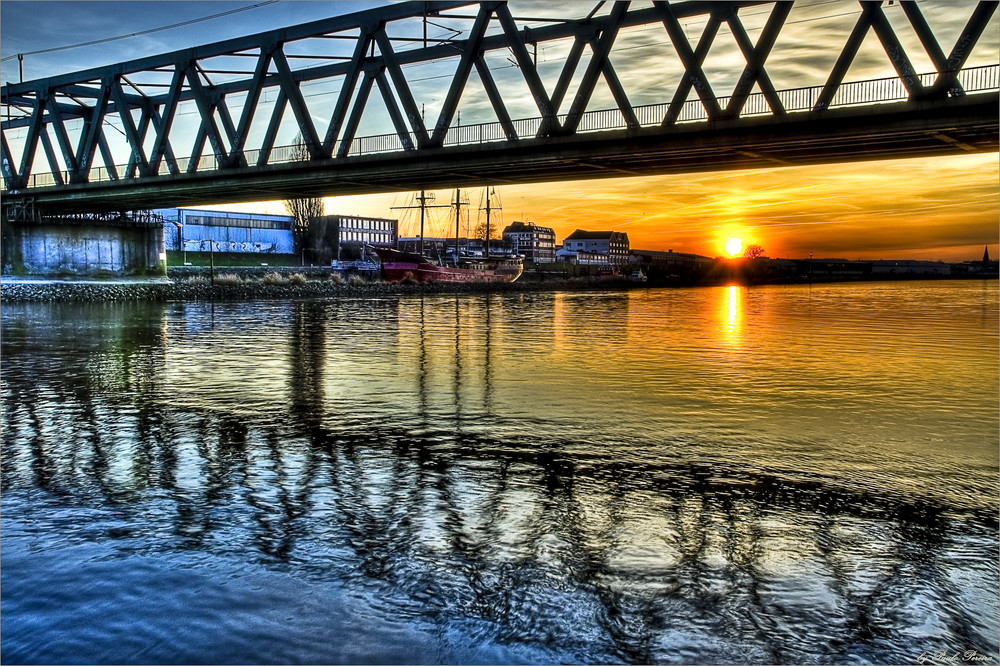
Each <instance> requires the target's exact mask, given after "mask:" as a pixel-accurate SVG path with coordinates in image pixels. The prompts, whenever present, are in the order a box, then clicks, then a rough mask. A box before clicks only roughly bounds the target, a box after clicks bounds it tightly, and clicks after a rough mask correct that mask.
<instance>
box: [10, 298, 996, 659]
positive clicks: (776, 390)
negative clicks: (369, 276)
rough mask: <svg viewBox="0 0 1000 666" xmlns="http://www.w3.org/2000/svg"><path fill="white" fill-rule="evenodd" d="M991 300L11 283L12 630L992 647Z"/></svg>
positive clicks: (514, 649)
mask: <svg viewBox="0 0 1000 666" xmlns="http://www.w3.org/2000/svg"><path fill="white" fill-rule="evenodd" d="M998 330H1000V322H998V292H997V282H996V281H987V282H979V281H968V282H906V283H877V284H834V285H823V286H816V285H814V286H811V287H810V286H805V285H803V286H794V287H753V288H743V287H720V288H705V289H677V290H662V289H649V290H632V291H627V292H615V291H609V292H600V293H593V292H586V293H583V292H569V293H561V292H555V293H525V294H491V295H486V294H464V295H434V296H423V297H420V296H403V297H381V298H375V299H371V298H339V299H334V300H317V301H268V302H249V303H247V302H243V303H215V304H212V303H200V302H199V303H191V302H187V303H167V304H136V303H131V304H122V303H116V304H89V305H87V304H49V305H14V304H7V305H4V307H3V310H2V358H0V361H2V366H0V369H2V375H0V383H2V393H0V401H2V403H0V404H2V520H0V533H2V570H0V576H2V581H0V590H2V601H0V605H2V613H0V650H2V656H3V660H4V662H5V663H23V662H34V663H60V662H62V663H66V662H71V663H88V662H114V663H290V662H311V663H432V662H438V663H439V662H445V663H566V662H570V663H766V664H773V663H821V664H827V663H918V661H920V660H921V659H923V660H925V661H926V662H927V663H955V662H954V658H953V655H954V653H956V652H958V653H961V654H963V655H964V654H966V653H967V651H969V652H971V651H974V653H973V656H974V657H975V658H980V659H984V660H986V661H985V662H984V661H980V662H979V663H994V664H996V663H997V652H998V644H997V643H998V640H997V635H998V633H997V631H998V623H1000V619H998V614H1000V611H998V534H997V513H998V450H1000V447H998V433H1000V419H998V416H1000V410H998V399H1000V398H998V383H1000V377H998V365H1000V363H998V348H1000V340H998ZM949 660H951V661H949Z"/></svg>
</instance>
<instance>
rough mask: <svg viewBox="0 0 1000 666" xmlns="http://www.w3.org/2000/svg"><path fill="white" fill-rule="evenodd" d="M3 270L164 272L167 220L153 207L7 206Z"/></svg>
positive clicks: (0, 253) (0, 240) (0, 250)
mask: <svg viewBox="0 0 1000 666" xmlns="http://www.w3.org/2000/svg"><path fill="white" fill-rule="evenodd" d="M0 270H2V274H3V275H17V276H25V277H83V278H108V277H142V276H149V277H162V276H166V274H167V255H166V247H165V245H164V238H163V220H162V218H160V217H159V216H157V215H152V214H150V213H148V212H139V213H135V212H131V213H100V214H90V213H85V214H81V213H66V214H59V213H52V212H45V213H39V212H37V211H34V210H31V209H30V208H29V209H25V208H24V207H18V208H17V209H14V208H11V207H4V211H3V219H2V224H0Z"/></svg>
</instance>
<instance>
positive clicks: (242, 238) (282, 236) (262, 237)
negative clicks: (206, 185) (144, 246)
mask: <svg viewBox="0 0 1000 666" xmlns="http://www.w3.org/2000/svg"><path fill="white" fill-rule="evenodd" d="M153 213H155V214H157V215H160V216H161V217H163V219H164V224H163V238H164V242H165V244H166V249H167V251H173V252H178V251H183V252H241V253H242V252H246V253H256V254H292V253H294V252H295V244H294V241H293V239H292V223H293V220H292V217H291V216H290V215H265V214H261V213H236V212H229V211H218V210H194V209H188V208H161V209H158V210H154V211H153Z"/></svg>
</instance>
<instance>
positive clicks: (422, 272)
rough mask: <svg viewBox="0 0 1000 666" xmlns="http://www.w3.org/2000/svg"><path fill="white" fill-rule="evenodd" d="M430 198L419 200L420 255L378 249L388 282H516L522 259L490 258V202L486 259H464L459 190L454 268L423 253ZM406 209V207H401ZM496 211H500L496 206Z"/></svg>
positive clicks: (424, 195)
mask: <svg viewBox="0 0 1000 666" xmlns="http://www.w3.org/2000/svg"><path fill="white" fill-rule="evenodd" d="M428 200H429V197H428V196H427V194H426V192H424V191H423V190H421V191H420V194H419V196H418V197H417V201H418V202H419V205H418V206H412V207H411V208H418V209H419V210H420V236H419V238H420V245H419V247H418V251H417V252H404V251H401V250H397V249H393V248H375V251H376V252H377V253H378V257H379V260H381V262H382V279H384V280H386V281H387V282H402V281H405V280H413V281H415V282H513V281H514V280H516V279H517V278H519V277H521V273H522V272H523V271H524V266H523V261H522V260H521V258H520V257H490V250H489V248H490V246H489V234H490V226H489V225H490V210H491V208H490V203H489V199H488V198H487V202H486V208H485V211H486V239H487V240H486V257H485V258H484V259H472V258H469V259H461V258H460V257H461V255H460V246H459V245H460V244H459V230H460V219H461V207H462V205H467V204H462V200H461V196H460V193H459V191H458V190H455V202H454V208H455V254H454V256H455V258H456V259H455V260H454V264H453V265H448V264H446V263H444V262H440V261H438V262H435V261H433V260H432V259H430V258H428V257H427V256H425V255H424V253H423V243H424V214H425V212H426V209H427V208H428V205H427V202H428ZM401 208H406V207H401ZM492 210H497V209H496V208H495V207H494V208H492Z"/></svg>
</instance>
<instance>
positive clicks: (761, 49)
mask: <svg viewBox="0 0 1000 666" xmlns="http://www.w3.org/2000/svg"><path fill="white" fill-rule="evenodd" d="M901 4H902V6H903V9H902V11H903V13H904V15H905V17H906V22H907V24H908V25H909V26H910V27H911V28H912V30H913V31H914V32H915V33H916V35H917V36H918V38H919V43H920V44H921V46H922V47H923V49H924V50H925V51H926V54H927V57H928V58H929V59H930V61H931V62H933V64H934V67H935V68H936V71H933V72H927V73H923V74H918V73H917V72H916V71H915V69H914V67H913V64H912V58H911V57H910V55H909V54H907V53H906V51H905V49H904V47H903V43H902V41H901V39H900V37H899V35H897V33H896V31H895V30H896V29H895V28H894V27H893V24H892V23H891V22H890V21H889V20H888V18H887V16H886V10H885V9H884V8H883V7H882V3H881V2H869V1H866V0H865V1H862V2H861V3H860V11H859V17H858V19H857V21H856V23H855V25H854V27H853V29H852V30H851V31H850V34H848V35H846V36H845V42H844V47H843V49H842V51H841V52H840V53H839V55H838V57H837V58H836V62H835V63H834V65H833V67H832V70H831V71H830V73H829V75H828V76H827V77H826V79H825V80H823V81H819V80H818V81H817V82H816V85H814V86H809V87H806V88H798V89H794V90H777V89H776V87H775V85H774V84H773V82H772V77H771V76H770V75H769V74H768V72H767V69H766V64H767V60H768V57H769V56H770V55H771V53H772V50H773V48H774V45H775V43H776V41H778V40H779V39H780V36H781V33H782V30H783V29H786V25H787V19H788V16H789V13H790V11H791V9H792V3H791V2H785V1H777V2H775V1H773V0H733V1H730V2H701V1H689V2H674V3H670V2H664V1H661V0H656V1H654V2H653V3H652V6H643V7H632V5H631V3H630V2H625V1H619V2H614V3H608V6H607V7H605V8H604V9H602V6H603V5H605V3H599V4H598V5H597V7H596V8H595V9H594V10H593V11H592V12H590V14H589V15H587V16H586V17H583V18H579V19H541V20H537V19H534V20H528V19H520V18H515V17H514V16H513V15H512V13H511V11H510V8H509V7H508V5H507V4H506V3H504V2H496V1H486V2H479V3H469V2H454V1H449V0H439V1H431V2H419V3H401V4H397V5H390V6H386V7H382V8H379V9H376V10H370V11H366V12H358V13H354V14H348V15H345V16H340V17H334V18H330V19H326V20H323V21H317V22H313V23H308V24H304V25H300V26H294V27H290V28H283V29H279V30H272V31H268V32H264V33H260V34H257V35H252V36H249V37H245V38H239V39H233V40H227V41H225V42H219V43H216V44H211V45H206V46H202V47H197V48H194V49H185V50H181V51H176V52H173V53H169V54H165V55H162V56H156V57H150V58H143V59H139V60H133V61H130V62H125V63H118V64H114V65H110V66H107V67H103V68H97V69H92V70H87V71H85V72H79V73H76V74H67V75H62V76H55V77H50V78H47V79H41V80H38V81H31V82H25V83H21V84H8V85H6V86H4V87H3V88H2V90H0V98H2V99H0V101H2V104H3V105H5V106H6V115H7V119H6V120H4V121H3V122H2V137H0V153H2V154H0V167H2V168H0V172H2V176H3V179H4V187H5V190H6V191H5V193H4V194H5V196H6V197H23V196H31V197H33V198H35V199H36V200H37V201H38V202H39V203H45V202H49V203H52V204H58V205H62V206H80V207H84V206H89V207H98V208H99V207H122V206H123V205H125V206H135V205H136V204H141V205H143V206H146V207H152V206H154V205H180V204H182V203H191V204H204V203H212V202H219V203H222V202H228V201H236V200H247V196H248V193H253V196H254V197H256V199H249V200H262V199H272V198H286V197H289V196H294V195H297V194H303V193H309V194H335V193H347V192H374V191H385V190H386V189H390V190H391V189H406V188H409V187H414V188H418V187H428V188H429V187H438V186H445V185H448V186H450V185H452V184H454V183H456V182H457V181H465V180H467V179H468V178H469V177H471V176H467V175H463V174H478V176H477V177H479V178H483V180H490V181H491V182H501V181H500V180H497V178H501V179H506V180H508V181H509V182H540V181H547V180H564V179H567V178H586V177H599V176H607V175H612V174H617V175H629V174H653V173H677V172H682V171H704V170H711V169H717V168H743V167H746V166H758V165H760V164H762V163H767V164H803V163H819V162H829V161H834V160H841V159H843V160H848V159H860V158H864V157H866V158H868V159H876V158H883V157H894V156H906V155H933V154H942V153H944V152H962V151H967V150H976V151H982V150H986V151H992V150H997V138H996V135H997V122H996V105H997V90H998V88H1000V85H998V81H997V78H998V71H1000V67H998V65H996V64H995V63H992V64H991V65H989V66H986V67H978V68H971V69H970V68H966V63H967V60H968V58H969V55H970V53H972V51H973V49H974V48H975V46H976V44H977V43H978V42H979V40H980V39H981V37H982V35H983V34H984V32H985V31H986V30H987V25H988V24H989V22H990V20H991V19H992V17H993V15H994V14H995V11H996V6H997V4H998V3H997V2H995V1H983V2H979V3H978V4H977V5H975V6H974V7H973V8H972V9H971V12H969V17H968V19H967V21H966V23H965V26H964V28H963V29H962V31H961V33H960V34H959V35H958V38H957V39H956V40H955V42H954V44H952V45H948V44H944V45H942V44H941V43H940V42H939V41H938V38H937V37H936V36H935V33H934V31H933V30H932V28H931V26H930V24H929V21H928V18H927V17H926V16H925V15H924V14H923V13H922V12H921V10H920V8H919V7H918V6H917V5H916V4H915V3H913V2H906V1H904V2H902V3H901ZM963 7H966V8H967V6H964V5H963ZM748 8H757V10H764V11H766V13H767V18H766V22H765V23H764V24H763V26H762V28H761V29H760V34H759V37H758V38H757V40H756V42H754V41H753V40H752V39H751V37H750V31H749V30H748V28H747V26H746V25H745V23H744V17H745V14H746V10H747V9H748ZM470 9H474V11H469V10H470ZM432 19H433V20H432ZM689 19H699V20H702V19H703V20H704V22H705V28H704V30H703V32H702V34H701V36H700V38H698V39H697V41H696V42H695V43H694V44H692V43H691V41H690V40H689V39H688V37H687V36H686V34H685V31H684V26H683V25H682V23H683V21H685V20H689ZM429 22H430V23H431V24H432V25H436V26H440V24H441V23H447V24H448V29H450V30H452V31H453V36H451V37H445V38H433V39H429V38H428V37H427V32H426V29H427V25H428V23H429ZM539 22H541V23H544V24H543V25H541V27H538V26H537V25H536V26H535V27H530V26H529V23H536V24H537V23H539ZM898 23H899V21H897V24H898ZM420 26H423V28H424V32H423V36H422V37H421V36H420V34H419V32H418V29H419V27H420ZM639 26H652V27H656V26H659V29H660V30H661V31H662V32H661V39H662V40H663V42H664V46H666V44H667V42H669V48H671V49H672V50H673V53H674V55H675V56H676V60H673V61H672V62H675V63H676V62H677V61H679V63H680V69H681V70H682V71H681V72H680V75H679V77H678V83H677V85H676V88H675V89H674V90H673V92H672V94H670V93H669V91H663V92H659V93H658V95H659V99H660V100H661V101H660V102H658V103H655V104H644V105H639V106H634V105H633V102H632V101H630V97H629V92H628V91H627V89H626V86H625V85H624V84H623V82H622V79H621V77H620V76H619V74H618V68H616V67H615V66H614V64H613V63H612V58H613V57H614V56H615V52H614V46H615V44H616V41H618V40H619V36H620V34H621V33H622V32H623V31H625V30H627V29H629V28H636V27H639ZM723 27H725V28H726V29H727V30H728V32H729V33H730V34H731V35H732V37H733V38H734V39H735V42H736V45H737V46H738V50H739V53H740V54H742V56H743V58H744V59H745V60H746V64H745V66H744V67H743V69H742V71H741V73H740V75H739V77H738V78H737V79H736V84H735V86H734V87H733V89H732V93H731V94H729V95H726V96H722V97H720V96H718V94H717V92H716V90H715V89H714V88H713V85H712V83H711V82H710V81H709V77H708V75H707V74H706V67H705V62H706V58H707V57H708V55H709V53H710V51H711V50H712V47H713V45H714V44H715V43H716V38H717V36H718V35H719V33H720V29H721V28H723ZM871 33H874V35H875V36H876V38H877V40H878V43H879V44H880V45H881V47H882V48H883V49H884V51H885V54H886V56H887V58H888V61H889V62H890V63H891V64H892V68H893V71H894V73H895V77H889V78H886V79H880V80H877V81H863V82H845V80H844V79H845V76H846V75H847V73H848V71H849V69H850V67H851V64H852V63H853V62H854V61H855V59H856V57H857V54H858V51H859V48H860V46H861V44H862V42H863V41H864V39H865V38H866V37H867V36H868V35H869V34H871ZM567 43H569V47H568V49H566V48H562V47H557V45H559V44H562V45H566V44H567ZM331 44H332V45H337V48H324V45H331ZM341 46H344V47H346V48H339V47H341ZM539 46H541V47H542V48H543V50H544V49H545V48H546V47H547V46H549V47H552V48H550V49H549V50H550V51H552V52H561V51H566V53H565V54H563V55H561V56H558V57H561V58H562V59H561V61H558V62H557V63H555V66H556V68H557V69H558V77H557V78H556V83H555V85H554V86H553V87H551V88H549V87H547V86H546V85H545V83H544V77H543V72H542V69H543V67H541V66H540V65H539V63H538V61H537V50H538V48H539ZM588 50H589V59H586V58H585V57H586V55H587V52H588ZM504 56H506V59H507V60H508V61H509V62H510V63H512V64H513V65H514V67H515V68H516V71H517V73H518V74H519V75H520V77H519V79H518V82H516V84H511V83H510V80H509V79H510V77H505V80H504V81H502V82H501V81H499V80H498V79H497V77H496V76H494V74H493V73H491V67H490V65H489V60H490V59H494V60H495V59H496V58H498V57H499V58H502V57H504ZM619 62H620V61H619ZM420 65H435V66H441V67H443V68H444V69H446V70H448V71H450V72H451V74H450V81H449V82H448V84H447V85H446V86H444V88H443V89H444V90H446V94H445V95H444V97H443V100H442V101H441V102H440V104H439V108H437V112H436V120H435V121H434V122H433V123H429V124H428V123H426V121H425V118H424V113H423V108H424V107H423V105H421V104H420V103H419V99H420V96H419V95H418V94H417V89H418V88H419V87H420V81H419V80H418V79H417V78H416V77H413V76H408V75H407V70H408V69H410V68H412V67H417V66H420ZM546 66H547V67H549V68H551V67H552V66H553V64H552V63H551V62H550V63H548V64H547V65H546ZM581 66H582V74H581V73H580V68H581ZM665 66H666V64H665ZM675 69H676V66H675ZM411 71H412V70H411ZM473 72H475V73H476V75H477V76H478V79H479V82H480V83H481V85H482V87H483V89H484V91H485V93H486V99H487V100H488V104H489V107H490V110H491V111H492V113H493V116H494V117H495V118H496V119H497V120H496V122H489V123H478V124H474V125H468V124H467V125H464V126H463V125H461V124H460V120H459V118H460V116H459V104H460V102H461V100H462V99H463V96H464V95H465V94H466V91H467V90H468V87H469V80H470V76H471V75H472V74H473ZM445 77H446V78H447V75H445ZM515 78H517V77H515ZM602 81H603V82H604V84H606V88H607V90H609V91H610V96H611V99H612V100H613V101H614V103H615V105H616V107H615V108H609V109H603V110H598V111H593V110H590V108H589V107H590V106H591V104H592V98H593V94H594V91H595V89H596V87H597V86H598V84H599V83H600V82H602ZM574 83H576V88H575V92H574V93H573V94H572V95H570V91H571V87H572V86H573V84H574ZM512 85H515V87H512ZM310 86H327V87H328V88H329V93H328V94H329V95H331V96H334V97H335V99H336V101H335V103H333V104H330V105H323V106H322V107H321V108H320V107H317V106H316V105H315V104H313V105H311V104H310V103H309V102H308V101H307V97H308V93H307V92H306V91H304V88H307V87H310ZM755 86H756V87H757V88H758V89H759V90H760V92H757V93H755V92H753V90H754V87H755ZM516 89H525V90H527V91H528V93H529V94H530V97H531V99H532V100H533V105H534V108H535V109H536V110H537V115H535V116H534V117H531V118H523V119H520V120H515V119H513V114H512V113H511V112H510V109H509V108H508V106H509V104H510V100H511V99H512V98H513V97H514V96H516V94H515V92H513V91H515V90H516ZM886 89H892V90H894V91H895V92H890V93H888V94H887V93H886V92H885V90H886ZM374 91H377V98H380V99H381V102H382V104H383V108H384V110H385V113H386V115H387V117H388V126H387V127H386V129H390V128H391V130H392V131H391V132H390V133H387V134H380V135H378V136H358V132H359V129H360V127H361V122H362V119H363V117H364V115H365V112H366V110H367V109H368V106H369V101H370V98H371V97H373V95H372V93H373V92H374ZM991 105H992V111H989V109H990V107H991ZM564 106H566V107H567V108H566V110H564V111H561V109H562V108H563V107H564ZM14 113H17V114H18V117H14ZM182 116H183V117H184V122H181V119H182ZM990 118H992V120H990ZM286 119H287V120H286ZM112 120H116V121H117V123H118V125H120V127H121V129H118V125H113V124H112V122H111V121H112ZM192 120H193V122H192ZM289 123H291V125H292V126H293V127H294V129H295V132H296V140H295V142H296V145H295V146H292V147H289V146H288V145H285V146H277V145H276V143H277V141H278V139H279V136H281V134H282V132H284V134H285V135H287V134H288V130H287V128H288V127H289ZM71 126H72V127H71ZM903 126H906V127H910V128H911V129H909V130H907V131H906V132H902V133H900V132H896V131H894V130H893V128H894V127H895V128H898V127H903ZM110 127H114V129H115V130H117V132H118V133H119V134H121V135H123V136H120V137H118V136H114V135H113V134H111V133H109V131H108V130H109V128H110ZM762 128H763V129H762ZM832 128H838V129H837V131H836V132H835V133H833V132H831V129H832ZM762 131H763V132H764V133H765V135H766V136H767V137H772V138H771V139H769V141H770V142H769V143H766V144H759V143H756V142H757V141H759V140H761V134H760V133H761V132H762ZM476 132H478V134H479V136H478V138H477V137H476V136H475V133H476ZM15 135H16V136H17V137H18V140H17V141H16V142H15V141H14V139H13V138H12V137H14V136H15ZM904 135H905V136H906V137H908V138H907V139H906V140H905V141H900V140H898V139H899V137H900V136H904ZM782 136H784V139H782V138H781V137H782ZM109 138H110V139H114V140H116V141H117V142H118V143H124V145H125V146H126V147H127V148H126V150H127V154H128V157H127V160H125V163H124V164H121V163H118V162H117V161H116V155H115V151H114V150H113V148H112V145H111V144H112V141H110V140H109ZM782 143H785V144H787V145H786V146H782V145H781V144H782ZM15 144H16V150H12V148H15ZM803 146H806V147H807V148H805V149H804V152H803V150H802V147H803ZM39 147H40V148H41V150H39ZM626 147H627V148H626ZM706 147H707V148H706ZM57 148H58V150H57ZM477 154H478V157H476V155H477ZM98 155H100V159H99V160H98ZM184 155H186V157H181V156H184ZM577 155H579V157H576V156H577ZM753 156H756V157H753ZM477 160H479V161H481V162H482V164H477ZM290 162H291V163H290ZM491 163H492V164H495V165H496V167H497V168H496V169H490V168H488V165H490V164H491ZM543 164H546V165H548V166H546V167H542V166H540V165H543ZM588 164H590V165H592V166H586V165H588ZM612 164H614V165H615V166H610V165H612ZM629 165H631V166H629ZM484 166H485V167H487V168H484ZM394 169H395V170H397V172H396V175H397V176H398V177H396V178H394V177H393V176H392V173H393V170H394ZM384 170H388V171H385V175H384V176H383V175H378V176H376V175H373V174H382V173H383V171H384ZM303 174H308V175H307V176H306V175H303ZM406 174H409V175H406ZM529 174H530V175H529ZM482 182H483V181H482V180H480V181H479V184H481V183H482ZM137 197H139V198H137Z"/></svg>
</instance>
